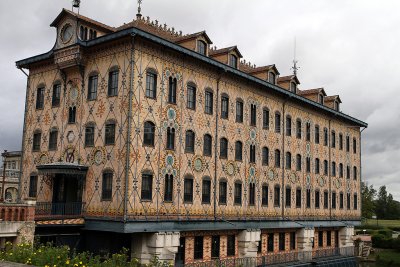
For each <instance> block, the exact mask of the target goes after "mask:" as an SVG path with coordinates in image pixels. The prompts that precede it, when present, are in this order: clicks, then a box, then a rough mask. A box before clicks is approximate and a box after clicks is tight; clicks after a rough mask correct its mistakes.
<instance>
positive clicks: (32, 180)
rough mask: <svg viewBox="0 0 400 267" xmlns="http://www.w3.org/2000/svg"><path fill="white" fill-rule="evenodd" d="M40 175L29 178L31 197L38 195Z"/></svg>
mask: <svg viewBox="0 0 400 267" xmlns="http://www.w3.org/2000/svg"><path fill="white" fill-rule="evenodd" d="M37 180H38V177H37V176H35V175H32V176H31V177H30V179H29V197H33V198H35V197H36V196H37V182H38V181H37Z"/></svg>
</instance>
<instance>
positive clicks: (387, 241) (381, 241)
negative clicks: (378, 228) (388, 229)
mask: <svg viewBox="0 0 400 267" xmlns="http://www.w3.org/2000/svg"><path fill="white" fill-rule="evenodd" d="M372 246H373V247H374V248H392V247H393V238H391V237H390V238H387V237H386V236H385V235H382V234H376V235H373V236H372Z"/></svg>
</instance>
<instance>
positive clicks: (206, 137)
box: [203, 134, 212, 156]
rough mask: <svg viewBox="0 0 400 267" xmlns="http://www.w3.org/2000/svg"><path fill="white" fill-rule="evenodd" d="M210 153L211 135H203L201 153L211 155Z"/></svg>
mask: <svg viewBox="0 0 400 267" xmlns="http://www.w3.org/2000/svg"><path fill="white" fill-rule="evenodd" d="M211 153H212V139H211V135H209V134H206V135H204V144H203V154H204V156H211Z"/></svg>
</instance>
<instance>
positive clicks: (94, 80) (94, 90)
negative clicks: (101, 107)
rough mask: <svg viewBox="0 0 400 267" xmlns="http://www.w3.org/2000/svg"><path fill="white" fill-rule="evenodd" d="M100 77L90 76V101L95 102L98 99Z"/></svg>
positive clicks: (88, 97) (88, 96)
mask: <svg viewBox="0 0 400 267" xmlns="http://www.w3.org/2000/svg"><path fill="white" fill-rule="evenodd" d="M98 79H99V76H98V75H97V74H95V75H91V76H89V86H88V95H87V99H88V100H95V99H96V98H97V83H98Z"/></svg>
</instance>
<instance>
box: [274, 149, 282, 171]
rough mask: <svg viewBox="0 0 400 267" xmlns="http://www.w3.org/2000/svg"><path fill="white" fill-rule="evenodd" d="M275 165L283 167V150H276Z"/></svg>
mask: <svg viewBox="0 0 400 267" xmlns="http://www.w3.org/2000/svg"><path fill="white" fill-rule="evenodd" d="M275 167H276V168H280V167H281V151H280V150H279V149H276V150H275Z"/></svg>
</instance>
